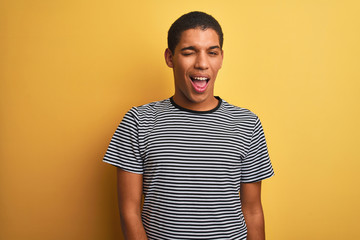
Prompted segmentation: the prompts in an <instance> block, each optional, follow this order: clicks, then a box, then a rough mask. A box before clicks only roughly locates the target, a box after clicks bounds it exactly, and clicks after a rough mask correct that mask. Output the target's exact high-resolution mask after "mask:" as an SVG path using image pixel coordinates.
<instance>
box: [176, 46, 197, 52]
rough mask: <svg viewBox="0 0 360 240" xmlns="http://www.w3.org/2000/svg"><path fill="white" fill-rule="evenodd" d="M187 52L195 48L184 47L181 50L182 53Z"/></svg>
mask: <svg viewBox="0 0 360 240" xmlns="http://www.w3.org/2000/svg"><path fill="white" fill-rule="evenodd" d="M185 50H195V47H194V46H190V47H184V48H182V49H180V51H185Z"/></svg>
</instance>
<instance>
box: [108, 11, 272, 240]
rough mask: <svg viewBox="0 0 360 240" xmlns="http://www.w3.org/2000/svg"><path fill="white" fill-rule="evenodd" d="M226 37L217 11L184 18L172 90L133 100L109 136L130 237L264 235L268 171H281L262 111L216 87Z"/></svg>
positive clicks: (176, 36) (171, 47)
mask: <svg viewBox="0 0 360 240" xmlns="http://www.w3.org/2000/svg"><path fill="white" fill-rule="evenodd" d="M222 45H223V33H222V30H221V27H220V25H219V23H218V22H217V21H216V20H215V19H214V18H213V17H212V16H210V15H208V14H206V13H202V12H190V13H188V14H185V15H183V16H181V17H180V18H179V19H178V20H176V21H175V22H174V23H173V25H172V26H171V28H170V30H169V32H168V48H167V49H166V51H165V60H166V64H167V65H168V66H169V67H171V68H172V69H173V73H174V80H175V94H174V96H172V97H171V98H169V99H166V100H163V101H159V102H153V103H149V104H146V105H143V106H139V107H134V108H132V109H131V110H130V111H129V112H128V113H127V114H126V115H125V116H124V119H123V120H122V122H121V124H120V125H119V127H118V128H117V130H116V132H115V134H114V136H113V138H112V140H111V143H110V145H109V148H108V150H107V152H106V155H105V157H104V161H105V162H107V163H110V164H112V165H115V166H117V167H118V168H117V174H118V175H117V176H118V177H117V180H118V196H119V209H120V216H121V222H122V228H123V232H124V235H125V239H127V240H135V239H136V240H144V239H169V240H175V239H206V240H210V239H214V240H215V239H217V240H218V239H226V240H231V239H236V240H239V239H249V240H255V239H256V240H258V239H265V233H264V215H263V211H262V206H261V198H260V192H261V190H260V189H261V180H263V179H265V178H268V177H271V176H272V175H273V174H274V173H273V169H272V166H271V163H270V160H269V156H268V152H267V146H266V142H265V138H264V133H263V130H262V127H261V123H260V120H259V119H258V117H257V116H256V115H255V114H253V113H252V112H250V111H249V110H247V109H243V108H239V107H236V106H233V105H231V104H229V103H227V102H226V101H224V100H222V99H221V98H219V97H214V82H215V79H216V75H217V72H218V71H219V69H220V68H221V65H222V61H223V56H224V55H223V50H222ZM239 193H240V197H239ZM143 194H144V203H143V208H142V209H141V202H142V195H143ZM245 222H246V225H245Z"/></svg>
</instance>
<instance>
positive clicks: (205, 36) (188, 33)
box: [178, 28, 220, 48]
mask: <svg viewBox="0 0 360 240" xmlns="http://www.w3.org/2000/svg"><path fill="white" fill-rule="evenodd" d="M186 45H191V46H194V47H195V46H197V45H198V46H203V47H204V46H208V47H212V48H213V47H214V46H218V47H219V48H220V41H219V35H218V34H217V32H216V31H215V30H214V29H212V28H207V29H204V30H203V29H200V28H191V29H187V30H185V31H183V32H182V33H181V37H180V41H179V44H178V46H179V47H181V48H182V47H184V46H186Z"/></svg>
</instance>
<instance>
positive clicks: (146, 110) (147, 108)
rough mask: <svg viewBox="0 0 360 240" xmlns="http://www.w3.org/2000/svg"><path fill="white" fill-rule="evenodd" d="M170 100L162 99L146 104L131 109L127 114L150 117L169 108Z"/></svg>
mask: <svg viewBox="0 0 360 240" xmlns="http://www.w3.org/2000/svg"><path fill="white" fill-rule="evenodd" d="M169 105H170V99H169V98H167V99H164V100H160V101H154V102H150V103H146V104H143V105H140V106H136V107H132V108H131V109H130V110H129V112H132V113H135V114H136V115H142V116H151V115H152V114H155V113H156V112H159V111H160V112H161V111H164V110H166V109H168V108H169Z"/></svg>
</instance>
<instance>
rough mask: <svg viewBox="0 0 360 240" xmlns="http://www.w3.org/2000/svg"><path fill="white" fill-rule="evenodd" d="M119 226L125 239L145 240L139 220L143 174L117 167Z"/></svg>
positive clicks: (143, 230) (144, 233)
mask: <svg viewBox="0 0 360 240" xmlns="http://www.w3.org/2000/svg"><path fill="white" fill-rule="evenodd" d="M117 186H118V187H117V188H118V202H119V212H120V218H121V226H122V230H123V234H124V237H125V239H126V240H147V237H146V232H145V229H144V226H143V224H142V221H141V200H142V187H143V176H142V174H136V173H130V172H126V171H124V170H121V169H120V168H117Z"/></svg>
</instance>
